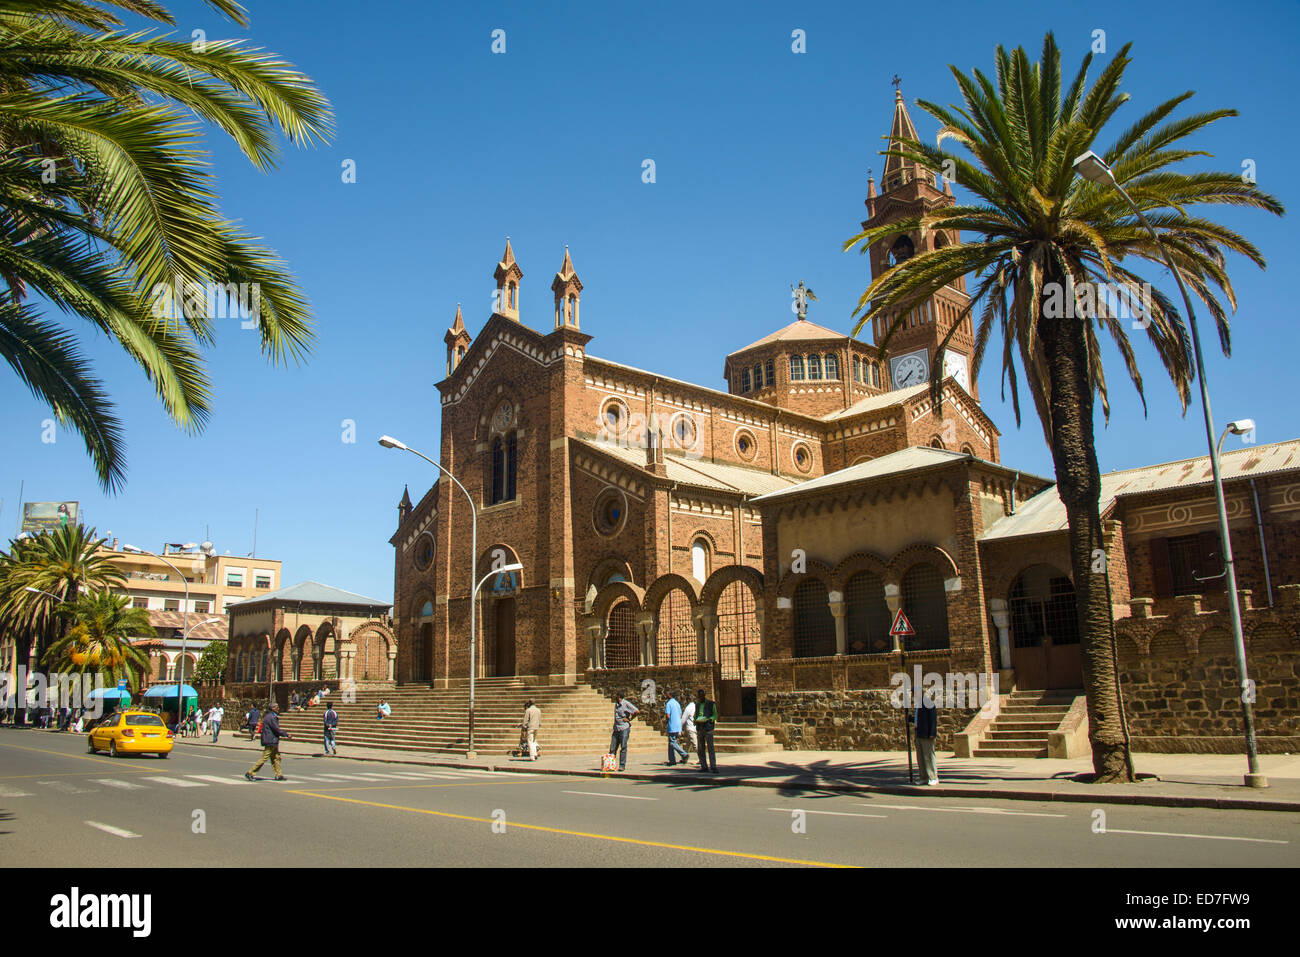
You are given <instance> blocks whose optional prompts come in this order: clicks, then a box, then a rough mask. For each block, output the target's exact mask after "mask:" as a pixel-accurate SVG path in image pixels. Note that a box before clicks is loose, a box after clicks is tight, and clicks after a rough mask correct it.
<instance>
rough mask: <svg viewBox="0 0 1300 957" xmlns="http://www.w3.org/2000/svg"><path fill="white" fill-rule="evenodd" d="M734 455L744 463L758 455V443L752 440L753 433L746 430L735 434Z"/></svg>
mask: <svg viewBox="0 0 1300 957" xmlns="http://www.w3.org/2000/svg"><path fill="white" fill-rule="evenodd" d="M736 454H737V455H739V456H740V457H741V458H742V459H744V460H745V461H746V462H749V461H751V460H752V459H753V458H754V456H755V455H757V454H758V441H757V440H756V439H755V438H754V433H752V432H750V431H749V430H747V429H741V430H740V431H738V432H736Z"/></svg>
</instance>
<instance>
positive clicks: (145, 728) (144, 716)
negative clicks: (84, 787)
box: [86, 708, 172, 758]
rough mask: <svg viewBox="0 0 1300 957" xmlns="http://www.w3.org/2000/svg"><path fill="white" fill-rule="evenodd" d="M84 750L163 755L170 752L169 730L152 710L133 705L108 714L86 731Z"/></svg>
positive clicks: (111, 753)
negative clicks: (89, 730)
mask: <svg viewBox="0 0 1300 957" xmlns="http://www.w3.org/2000/svg"><path fill="white" fill-rule="evenodd" d="M86 750H88V751H89V752H90V753H91V754H94V753H95V752H97V751H107V752H108V753H109V754H110V755H111V756H112V757H117V756H118V755H119V754H156V755H158V757H160V758H165V757H167V756H168V755H169V754H171V752H172V733H171V732H170V731H168V730H167V726H166V725H165V724H163V720H162V718H160V717H159V716H158V715H156V714H154V713H153V712H152V711H144V710H137V709H135V708H131V709H128V710H126V711H122V712H119V713H117V714H110V715H109V716H108V717H106V718H104V720H102V721H100V722H99V724H97V725H95V727H94V728H93V729H92V730H91V732H90V734H88V735H86Z"/></svg>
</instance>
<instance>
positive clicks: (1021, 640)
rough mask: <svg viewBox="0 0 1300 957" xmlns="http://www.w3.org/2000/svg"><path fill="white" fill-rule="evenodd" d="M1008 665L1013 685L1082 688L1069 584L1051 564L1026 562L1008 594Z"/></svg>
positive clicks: (1076, 623) (1076, 620) (1075, 613)
mask: <svg viewBox="0 0 1300 957" xmlns="http://www.w3.org/2000/svg"><path fill="white" fill-rule="evenodd" d="M1007 609H1008V611H1009V612H1010V617H1011V665H1012V667H1014V668H1015V669H1016V687H1018V688H1081V687H1083V662H1082V659H1081V658H1080V656H1079V613H1078V610H1077V608H1076V606H1075V602H1074V584H1073V583H1072V582H1071V581H1070V578H1069V576H1068V575H1063V574H1061V572H1059V571H1058V570H1057V569H1055V568H1053V567H1052V566H1051V565H1031V566H1030V567H1029V568H1026V569H1025V570H1024V571H1023V572H1021V573H1020V575H1019V576H1018V577H1017V578H1016V580H1015V582H1014V583H1012V585H1011V592H1010V594H1009V595H1008V596H1007Z"/></svg>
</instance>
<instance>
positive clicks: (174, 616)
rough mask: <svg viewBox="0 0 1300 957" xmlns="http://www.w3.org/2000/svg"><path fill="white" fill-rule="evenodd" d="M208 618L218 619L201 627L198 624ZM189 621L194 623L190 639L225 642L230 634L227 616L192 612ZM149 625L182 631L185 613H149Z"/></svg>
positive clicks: (155, 611) (154, 611) (152, 611)
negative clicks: (215, 639) (220, 640)
mask: <svg viewBox="0 0 1300 957" xmlns="http://www.w3.org/2000/svg"><path fill="white" fill-rule="evenodd" d="M208 618H216V619H217V620H216V621H213V622H208V623H207V624H204V625H201V624H198V622H201V621H206V620H207V619H208ZM189 620H190V621H191V622H193V623H194V627H193V628H191V629H190V637H191V638H195V639H205V640H208V639H214V638H217V639H222V640H224V639H225V637H226V635H227V634H228V633H229V630H230V629H229V627H228V624H229V619H228V618H227V616H225V615H214V614H209V613H207V612H201V611H192V612H190V617H189ZM149 624H151V625H153V627H155V628H163V629H174V630H176V631H182V630H184V628H185V613H184V612H182V611H157V610H151V611H150V612H149Z"/></svg>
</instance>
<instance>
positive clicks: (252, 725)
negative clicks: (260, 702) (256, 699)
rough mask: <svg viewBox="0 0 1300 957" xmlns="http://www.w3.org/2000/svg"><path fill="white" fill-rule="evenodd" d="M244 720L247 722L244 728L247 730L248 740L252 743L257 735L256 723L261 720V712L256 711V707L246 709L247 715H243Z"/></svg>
mask: <svg viewBox="0 0 1300 957" xmlns="http://www.w3.org/2000/svg"><path fill="white" fill-rule="evenodd" d="M244 720H245V721H246V722H247V724H246V725H245V727H247V728H248V740H249V741H252V740H253V738H254V737H255V736H256V734H257V722H259V721H261V720H262V712H260V711H258V710H257V705H253V706H252V707H251V708H249V709H248V714H247V715H245V717H244Z"/></svg>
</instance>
